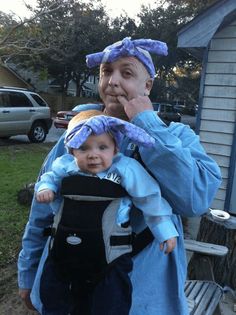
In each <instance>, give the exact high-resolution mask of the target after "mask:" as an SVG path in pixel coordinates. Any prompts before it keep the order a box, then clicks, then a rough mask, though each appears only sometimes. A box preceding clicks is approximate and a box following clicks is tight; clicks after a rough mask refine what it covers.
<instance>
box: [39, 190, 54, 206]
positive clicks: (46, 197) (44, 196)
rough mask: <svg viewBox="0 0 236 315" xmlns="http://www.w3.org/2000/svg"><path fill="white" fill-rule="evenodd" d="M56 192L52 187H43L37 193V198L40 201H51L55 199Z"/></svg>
mask: <svg viewBox="0 0 236 315" xmlns="http://www.w3.org/2000/svg"><path fill="white" fill-rule="evenodd" d="M54 196H55V194H54V192H53V191H52V190H50V189H43V190H41V191H39V192H37V193H36V200H37V201H38V202H46V203H48V202H51V201H53V200H54Z"/></svg>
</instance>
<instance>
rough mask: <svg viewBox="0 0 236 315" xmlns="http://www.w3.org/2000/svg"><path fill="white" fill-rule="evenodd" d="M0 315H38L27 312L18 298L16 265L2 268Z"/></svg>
mask: <svg viewBox="0 0 236 315" xmlns="http://www.w3.org/2000/svg"><path fill="white" fill-rule="evenodd" d="M0 314H1V315H37V314H38V313H37V312H31V311H29V310H27V308H26V307H25V306H24V303H22V301H21V299H20V298H19V296H18V287H17V270H16V264H11V265H8V266H7V267H5V268H1V276H0Z"/></svg>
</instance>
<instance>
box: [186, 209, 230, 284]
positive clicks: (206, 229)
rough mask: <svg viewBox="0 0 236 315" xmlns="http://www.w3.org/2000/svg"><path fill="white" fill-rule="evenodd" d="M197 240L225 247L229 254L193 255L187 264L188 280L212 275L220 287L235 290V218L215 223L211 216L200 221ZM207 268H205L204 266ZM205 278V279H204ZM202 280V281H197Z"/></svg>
mask: <svg viewBox="0 0 236 315" xmlns="http://www.w3.org/2000/svg"><path fill="white" fill-rule="evenodd" d="M197 240H198V241H201V242H208V243H213V244H218V245H224V246H227V247H228V249H229V252H228V254H227V255H226V256H224V257H219V256H204V257H203V256H201V257H200V256H199V255H198V254H194V255H193V256H192V258H191V260H190V262H189V278H190V279H194V278H195V279H196V278H198V276H199V275H200V274H204V275H205V276H206V277H208V279H207V280H209V279H210V278H211V275H214V280H215V281H216V282H217V283H218V284H220V285H222V286H225V285H227V286H229V287H231V288H233V289H234V290H235V289H236V218H235V217H232V216H231V217H230V219H229V220H227V221H221V222H217V221H215V220H213V218H212V217H211V215H210V214H209V215H205V216H203V217H202V219H201V224H200V229H199V232H198V236H197ZM207 263H209V264H208V267H209V266H210V268H208V271H207V268H206V264H207ZM207 273H208V275H206V274H207ZM206 277H205V278H206ZM198 280H203V279H198Z"/></svg>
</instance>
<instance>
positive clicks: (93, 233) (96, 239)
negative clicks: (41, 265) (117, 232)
mask: <svg viewBox="0 0 236 315" xmlns="http://www.w3.org/2000/svg"><path fill="white" fill-rule="evenodd" d="M50 255H51V257H52V259H53V262H54V264H55V267H56V270H57V271H58V273H59V274H60V275H61V276H62V277H63V278H64V279H74V278H79V279H84V277H86V278H87V276H88V274H94V273H100V272H101V270H102V269H103V268H104V265H106V261H105V253H104V243H103V238H102V233H101V230H100V229H97V230H96V229H93V230H90V229H76V228H68V227H66V226H63V225H61V224H59V225H58V228H57V231H56V234H55V236H54V237H53V239H52V244H51V250H50Z"/></svg>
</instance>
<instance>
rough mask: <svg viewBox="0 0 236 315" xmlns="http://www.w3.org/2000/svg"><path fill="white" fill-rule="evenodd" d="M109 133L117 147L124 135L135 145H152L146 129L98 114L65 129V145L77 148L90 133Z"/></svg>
mask: <svg viewBox="0 0 236 315" xmlns="http://www.w3.org/2000/svg"><path fill="white" fill-rule="evenodd" d="M106 132H108V133H110V134H111V135H112V136H113V137H114V139H115V141H116V145H117V146H118V147H119V146H120V144H121V141H122V139H123V138H124V136H126V137H128V138H129V139H130V140H131V141H133V142H134V143H135V144H137V145H141V146H145V147H152V146H153V145H154V143H155V139H154V138H153V137H152V136H150V135H149V134H148V133H146V131H145V130H144V129H142V128H140V127H137V126H135V125H133V124H131V123H129V122H127V121H124V120H122V119H119V118H115V117H109V116H105V115H98V116H94V117H91V118H89V119H86V120H82V121H80V122H79V123H78V124H77V125H75V126H74V127H73V128H72V129H71V130H68V131H67V134H66V137H65V145H66V146H67V147H68V148H72V149H78V148H79V147H80V146H81V145H82V144H83V143H84V142H85V141H86V140H87V138H88V137H89V136H90V135H91V134H95V135H101V134H103V133H106Z"/></svg>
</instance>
